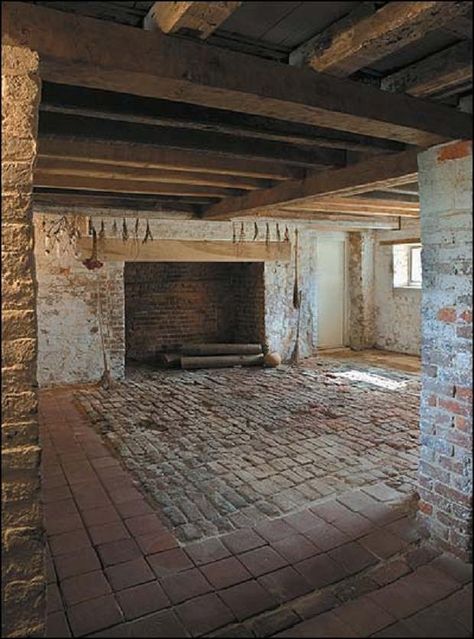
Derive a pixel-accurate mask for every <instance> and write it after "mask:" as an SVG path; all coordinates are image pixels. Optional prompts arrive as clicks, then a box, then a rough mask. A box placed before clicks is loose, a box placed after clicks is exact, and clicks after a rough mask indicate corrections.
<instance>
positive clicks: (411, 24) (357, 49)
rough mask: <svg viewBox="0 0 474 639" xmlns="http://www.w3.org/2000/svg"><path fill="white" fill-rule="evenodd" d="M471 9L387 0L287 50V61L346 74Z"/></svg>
mask: <svg viewBox="0 0 474 639" xmlns="http://www.w3.org/2000/svg"><path fill="white" fill-rule="evenodd" d="M470 11H472V3H471V2H466V1H464V2H456V1H455V2H451V1H448V2H388V3H387V4H386V5H385V6H383V7H382V8H381V9H379V10H378V11H376V12H375V13H373V14H371V15H370V14H369V15H367V16H365V17H362V18H361V19H360V20H358V21H354V20H352V21H351V20H350V21H349V22H347V20H346V19H344V20H342V21H341V22H340V23H336V24H334V25H332V26H330V27H329V28H328V29H326V30H325V31H323V32H322V33H320V34H318V35H316V36H315V37H314V38H311V40H309V41H308V42H306V43H305V44H303V45H301V46H300V47H298V48H297V49H296V50H295V51H293V53H291V54H290V64H294V65H297V66H306V65H308V66H310V67H311V68H312V69H314V70H315V71H324V72H325V73H330V74H331V75H336V76H339V77H347V76H349V75H351V74H352V73H354V72H355V71H358V70H359V69H362V68H363V67H370V65H371V64H372V63H373V62H376V61H377V60H380V59H381V58H384V57H385V56H387V55H389V54H390V53H393V52H394V51H397V50H398V49H402V48H403V47H405V46H406V45H408V44H410V43H411V42H414V41H416V40H419V39H420V38H422V37H423V36H425V35H426V34H427V33H430V32H432V31H435V30H437V29H441V28H444V27H446V26H448V25H449V24H450V22H451V21H455V20H456V19H458V18H463V17H464V16H466V15H468V14H469V12H470Z"/></svg>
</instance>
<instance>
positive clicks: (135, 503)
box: [115, 496, 153, 517]
mask: <svg viewBox="0 0 474 639" xmlns="http://www.w3.org/2000/svg"><path fill="white" fill-rule="evenodd" d="M115 507H116V509H117V510H118V512H119V513H120V514H121V515H122V517H136V516H138V515H149V514H152V513H153V510H152V509H151V507H150V506H149V505H148V504H147V503H146V501H145V500H144V499H143V497H141V496H140V497H137V498H134V499H131V500H129V501H124V502H116V503H115Z"/></svg>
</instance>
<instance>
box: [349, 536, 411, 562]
mask: <svg viewBox="0 0 474 639" xmlns="http://www.w3.org/2000/svg"><path fill="white" fill-rule="evenodd" d="M359 543H360V544H361V545H362V546H364V548H367V549H368V550H370V552H371V553H373V554H374V555H376V556H377V557H381V558H382V559H388V558H389V557H391V556H392V555H395V554H396V553H398V552H400V551H401V550H403V548H404V547H405V546H406V543H407V542H405V541H403V539H401V538H400V537H398V536H397V535H393V534H392V533H391V532H389V531H388V530H386V529H381V530H376V531H374V532H373V533H370V535H366V536H365V537H361V538H360V539H359Z"/></svg>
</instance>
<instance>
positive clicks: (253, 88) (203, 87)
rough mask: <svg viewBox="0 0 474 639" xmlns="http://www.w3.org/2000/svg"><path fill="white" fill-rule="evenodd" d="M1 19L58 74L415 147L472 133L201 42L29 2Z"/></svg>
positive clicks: (55, 78) (438, 115)
mask: <svg viewBox="0 0 474 639" xmlns="http://www.w3.org/2000/svg"><path fill="white" fill-rule="evenodd" d="M446 4H448V5H451V4H457V3H446ZM2 22H3V24H2V27H3V33H2V43H3V44H10V45H17V46H29V47H30V48H31V49H33V50H34V51H37V52H38V54H39V58H40V73H41V76H42V78H43V80H46V81H50V82H58V83H64V84H73V85H78V86H88V87H92V88H102V89H106V90H111V91H119V92H124V93H132V94H136V95H143V96H149V97H158V98H163V99H169V100H178V101H186V102H189V103H193V104H199V105H202V106H207V107H213V108H221V109H228V110H230V111H232V110H234V111H239V112H243V113H248V114H254V115H261V116H265V117H272V118H277V119H278V118H279V119H283V120H290V121H293V122H295V121H296V122H301V123H305V124H311V125H315V126H322V127H327V128H332V129H338V130H341V131H349V132H351V133H358V134H362V135H368V136H373V137H380V138H385V139H390V140H395V141H398V142H403V143H406V144H413V145H417V146H431V145H433V144H438V143H441V142H444V141H447V140H449V139H459V138H461V139H465V138H469V137H470V136H471V132H472V121H471V118H470V117H469V115H467V114H465V113H460V112H457V111H455V110H453V109H450V108H447V107H444V106H441V105H438V104H430V103H427V102H425V101H421V100H417V99H416V98H412V97H410V96H406V95H397V94H395V95H394V94H388V93H387V92H384V91H380V90H378V89H375V88H373V87H370V86H366V85H363V84H360V83H356V82H351V81H348V80H344V79H337V78H333V77H331V76H327V75H325V74H315V73H314V72H313V71H312V70H311V69H297V68H294V67H290V66H288V65H284V64H279V63H275V62H271V61H269V60H261V59H257V58H255V57H252V56H248V55H245V54H240V53H234V52H229V51H224V50H222V49H218V48H215V47H211V46H208V45H205V44H203V43H199V42H192V41H188V40H183V39H179V38H173V37H171V36H165V35H162V34H155V33H147V32H144V31H141V30H138V29H134V28H132V27H125V26H122V25H117V24H108V23H106V22H105V21H103V20H94V19H91V18H86V17H82V16H77V15H73V14H68V13H65V12H61V11H55V10H53V9H47V8H44V7H41V6H36V5H33V4H27V3H21V2H4V3H2Z"/></svg>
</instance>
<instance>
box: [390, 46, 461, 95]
mask: <svg viewBox="0 0 474 639" xmlns="http://www.w3.org/2000/svg"><path fill="white" fill-rule="evenodd" d="M469 80H472V42H471V41H467V40H466V41H465V42H459V43H458V44H455V45H453V46H451V47H448V48H446V49H444V50H443V51H439V52H438V53H434V54H433V55H430V56H428V57H427V58H424V59H423V60H421V61H420V62H416V63H415V64H411V65H410V66H408V67H405V68H403V69H401V70H400V71H397V73H392V74H391V75H389V76H387V77H385V78H383V79H382V81H381V84H380V88H381V89H383V90H385V91H394V92H395V91H399V92H403V93H408V94H409V95H413V96H416V97H419V98H426V97H428V96H430V95H433V94H436V93H439V92H440V91H445V90H446V89H451V88H452V87H455V86H458V85H459V84H462V83H463V82H466V81H469Z"/></svg>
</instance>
